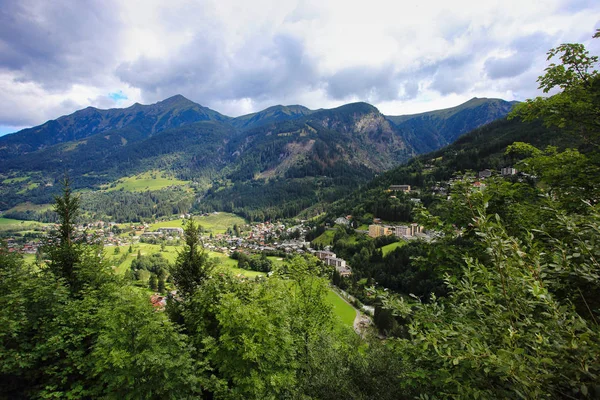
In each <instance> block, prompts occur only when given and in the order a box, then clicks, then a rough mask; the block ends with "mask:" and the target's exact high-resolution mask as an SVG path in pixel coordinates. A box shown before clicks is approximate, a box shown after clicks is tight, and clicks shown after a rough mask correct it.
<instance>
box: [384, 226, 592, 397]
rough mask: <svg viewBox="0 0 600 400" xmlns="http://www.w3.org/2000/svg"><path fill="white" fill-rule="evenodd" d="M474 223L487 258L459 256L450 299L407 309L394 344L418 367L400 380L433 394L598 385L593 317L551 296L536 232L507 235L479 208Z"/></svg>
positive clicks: (576, 389)
mask: <svg viewBox="0 0 600 400" xmlns="http://www.w3.org/2000/svg"><path fill="white" fill-rule="evenodd" d="M475 225H476V230H477V234H478V236H479V237H480V239H481V241H482V242H483V243H484V244H485V246H486V252H487V255H488V256H489V261H488V262H486V263H482V262H480V261H478V260H476V259H473V258H470V257H465V262H464V265H463V271H462V275H461V277H460V278H456V277H452V276H450V275H448V276H447V278H446V284H447V285H448V288H449V290H450V295H449V297H448V299H447V300H439V299H435V298H434V299H433V301H432V303H431V304H428V305H425V304H421V305H419V306H418V308H417V310H416V311H414V312H413V313H412V315H411V318H412V322H411V323H410V325H409V329H410V334H411V338H410V340H400V341H398V342H397V345H398V348H399V351H400V352H401V354H404V355H403V357H404V356H405V357H409V358H410V357H412V358H414V359H415V360H417V361H418V365H419V368H418V369H416V370H414V371H413V372H411V373H409V374H407V375H406V380H405V383H406V384H408V385H410V386H416V387H420V388H422V390H423V392H422V393H431V394H435V395H436V396H438V397H441V398H476V397H479V398H521V397H524V398H541V397H546V396H548V395H549V396H551V397H553V398H563V397H565V396H575V397H578V396H583V397H585V396H586V395H587V393H591V391H592V390H594V389H593V388H594V387H595V385H596V384H597V376H598V372H599V371H598V365H600V364H599V362H598V361H599V360H598V354H600V353H599V351H598V350H599V346H600V342H599V336H598V334H599V331H598V325H597V324H596V323H594V322H590V321H589V320H588V321H586V319H584V318H582V316H580V315H579V314H578V313H577V312H576V311H575V309H574V308H573V306H572V303H571V302H570V301H569V300H568V298H566V299H563V300H562V301H561V300H559V299H558V298H557V297H556V296H555V295H554V293H553V292H554V290H555V289H556V285H557V282H556V281H554V280H553V279H549V277H548V272H549V269H550V268H551V267H550V265H549V264H547V263H546V262H545V253H544V252H542V251H540V249H539V248H538V246H537V245H536V244H535V242H534V240H535V236H534V235H529V237H528V239H527V240H525V241H521V240H518V239H516V238H513V237H511V236H509V235H508V234H507V233H506V230H505V229H504V227H503V226H502V224H501V223H500V221H499V219H498V218H496V219H493V218H492V219H490V218H489V217H487V216H485V215H483V214H480V215H479V216H478V218H477V219H476V220H475ZM387 304H388V306H392V308H393V309H396V310H398V313H399V314H404V315H406V312H407V310H406V308H405V307H401V303H396V304H394V302H389V301H388V302H387ZM401 310H403V311H401ZM559 376H560V377H561V378H560V379H559V378H558V377H559Z"/></svg>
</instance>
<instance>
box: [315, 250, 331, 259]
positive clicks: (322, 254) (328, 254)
mask: <svg viewBox="0 0 600 400" xmlns="http://www.w3.org/2000/svg"><path fill="white" fill-rule="evenodd" d="M315 256H316V257H317V258H318V259H319V260H325V259H327V258H328V257H329V258H335V253H334V252H332V251H325V250H321V251H317V252H315Z"/></svg>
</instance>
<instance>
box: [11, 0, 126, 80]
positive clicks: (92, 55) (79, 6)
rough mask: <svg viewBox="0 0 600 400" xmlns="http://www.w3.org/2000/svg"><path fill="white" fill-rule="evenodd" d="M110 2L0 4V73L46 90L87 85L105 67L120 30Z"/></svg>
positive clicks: (21, 1) (24, 1)
mask: <svg viewBox="0 0 600 400" xmlns="http://www.w3.org/2000/svg"><path fill="white" fill-rule="evenodd" d="M114 6H115V4H114V3H113V1H112V0H108V1H104V0H102V1H101V0H96V1H94V0H91V1H85V2H71V1H60V0H58V1H51V2H47V1H32V0H18V1H16V0H15V1H10V0H9V1H4V2H2V7H1V8H0V48H1V49H2V51H0V70H4V71H11V72H14V73H15V74H14V78H15V80H16V81H18V82H35V83H37V84H39V85H41V86H42V87H43V88H45V89H47V90H50V91H64V90H66V89H68V88H69V87H71V86H72V85H73V84H76V83H84V84H91V83H92V84H93V83H94V82H95V81H96V80H97V77H98V76H100V75H102V73H106V72H107V69H108V68H110V67H111V65H112V63H113V62H114V61H113V58H114V55H115V50H114V48H115V45H116V42H118V40H117V38H118V34H119V31H120V29H121V28H122V27H121V26H120V25H119V21H118V20H117V19H116V18H115V14H114V13H113V12H112V10H113V8H114Z"/></svg>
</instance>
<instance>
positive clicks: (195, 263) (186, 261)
mask: <svg viewBox="0 0 600 400" xmlns="http://www.w3.org/2000/svg"><path fill="white" fill-rule="evenodd" d="M183 237H184V240H185V245H184V250H183V251H182V252H181V253H179V255H178V256H177V260H176V261H175V265H174V266H173V267H172V269H171V276H172V277H173V282H174V283H175V286H176V287H177V289H178V290H179V292H180V294H181V296H182V297H183V298H184V299H186V298H190V297H191V296H192V295H193V294H194V292H195V291H196V290H197V289H198V287H200V285H201V284H202V283H203V282H204V280H206V278H207V277H208V275H209V274H210V272H211V271H212V270H213V268H214V267H215V263H214V261H212V260H210V258H209V257H208V255H207V254H206V252H205V251H204V247H203V246H202V243H201V242H200V226H199V225H197V224H196V223H195V222H194V220H192V219H190V220H189V221H188V222H187V224H186V225H185V227H184V229H183Z"/></svg>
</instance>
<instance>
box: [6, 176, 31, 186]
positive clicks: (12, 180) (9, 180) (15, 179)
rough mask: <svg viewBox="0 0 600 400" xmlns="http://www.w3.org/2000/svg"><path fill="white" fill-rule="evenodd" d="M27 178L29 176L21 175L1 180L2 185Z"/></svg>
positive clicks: (23, 180)
mask: <svg viewBox="0 0 600 400" xmlns="http://www.w3.org/2000/svg"><path fill="white" fill-rule="evenodd" d="M27 179H29V176H21V177H18V178H8V179H5V180H3V181H2V183H3V184H4V185H10V184H11V183H18V182H25V181H26V180H27Z"/></svg>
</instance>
